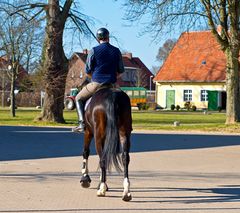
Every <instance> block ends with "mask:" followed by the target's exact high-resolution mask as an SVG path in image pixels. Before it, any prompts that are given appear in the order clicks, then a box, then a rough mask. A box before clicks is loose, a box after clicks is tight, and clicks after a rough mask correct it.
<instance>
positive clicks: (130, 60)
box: [65, 50, 154, 94]
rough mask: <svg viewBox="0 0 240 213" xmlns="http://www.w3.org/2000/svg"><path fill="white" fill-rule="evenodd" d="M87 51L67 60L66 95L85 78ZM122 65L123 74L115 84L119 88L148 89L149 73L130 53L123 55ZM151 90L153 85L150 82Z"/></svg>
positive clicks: (75, 54) (150, 74)
mask: <svg viewBox="0 0 240 213" xmlns="http://www.w3.org/2000/svg"><path fill="white" fill-rule="evenodd" d="M87 54H88V51H87V50H83V52H82V53H78V52H76V53H74V54H73V55H72V57H71V58H70V60H69V71H68V76H67V80H66V90H65V91H66V93H67V94H68V93H69V91H70V89H71V88H75V87H78V86H79V85H80V84H81V83H82V81H83V79H84V78H85V77H86V74H85V64H86V59H87ZM122 56H123V64H124V68H125V73H123V74H122V76H121V77H120V79H119V80H118V82H117V84H118V85H119V86H121V87H130V86H131V87H137V86H141V87H145V88H146V89H149V87H150V80H151V81H152V78H151V76H152V73H151V71H150V70H149V69H148V68H147V67H146V66H145V65H144V63H143V62H142V61H141V60H140V59H139V58H138V57H133V56H132V54H131V53H126V54H123V55H122ZM151 86H152V88H153V87H154V85H153V84H152V82H151Z"/></svg>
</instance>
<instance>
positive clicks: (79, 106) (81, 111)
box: [72, 100, 85, 132]
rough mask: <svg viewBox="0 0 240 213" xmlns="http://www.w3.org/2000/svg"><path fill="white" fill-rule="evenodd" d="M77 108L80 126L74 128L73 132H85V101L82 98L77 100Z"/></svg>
mask: <svg viewBox="0 0 240 213" xmlns="http://www.w3.org/2000/svg"><path fill="white" fill-rule="evenodd" d="M76 109H77V115H78V124H79V125H78V126H77V127H75V128H73V129H72V131H73V132H83V131H84V127H85V124H84V103H83V101H81V100H77V101H76Z"/></svg>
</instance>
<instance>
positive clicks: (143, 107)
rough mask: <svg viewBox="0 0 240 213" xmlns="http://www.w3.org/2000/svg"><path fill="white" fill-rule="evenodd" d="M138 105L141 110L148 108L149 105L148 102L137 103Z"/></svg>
mask: <svg viewBox="0 0 240 213" xmlns="http://www.w3.org/2000/svg"><path fill="white" fill-rule="evenodd" d="M137 107H138V109H139V110H148V108H149V105H148V104H147V103H137Z"/></svg>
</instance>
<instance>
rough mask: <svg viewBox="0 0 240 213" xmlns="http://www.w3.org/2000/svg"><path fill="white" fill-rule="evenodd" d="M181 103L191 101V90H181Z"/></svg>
mask: <svg viewBox="0 0 240 213" xmlns="http://www.w3.org/2000/svg"><path fill="white" fill-rule="evenodd" d="M183 101H192V90H187V89H186V90H183Z"/></svg>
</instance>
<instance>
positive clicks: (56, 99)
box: [39, 0, 68, 123]
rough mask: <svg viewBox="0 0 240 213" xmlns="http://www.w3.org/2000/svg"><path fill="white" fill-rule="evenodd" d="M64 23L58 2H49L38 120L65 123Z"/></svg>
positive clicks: (65, 60) (66, 66)
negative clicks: (40, 106) (42, 92)
mask: <svg viewBox="0 0 240 213" xmlns="http://www.w3.org/2000/svg"><path fill="white" fill-rule="evenodd" d="M65 21H66V20H64V19H63V18H62V17H61V12H60V6H59V2H58V1H56V0H49V9H48V13H47V26H46V37H45V53H44V55H45V60H44V70H45V76H44V77H45V79H44V80H45V84H46V85H45V98H44V104H43V110H42V113H41V116H40V118H39V119H40V120H44V121H52V122H58V123H65V120H64V118H63V109H64V92H65V84H66V77H67V72H68V60H67V58H66V56H65V53H64V50H63V45H62V43H63V31H64V26H65Z"/></svg>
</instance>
